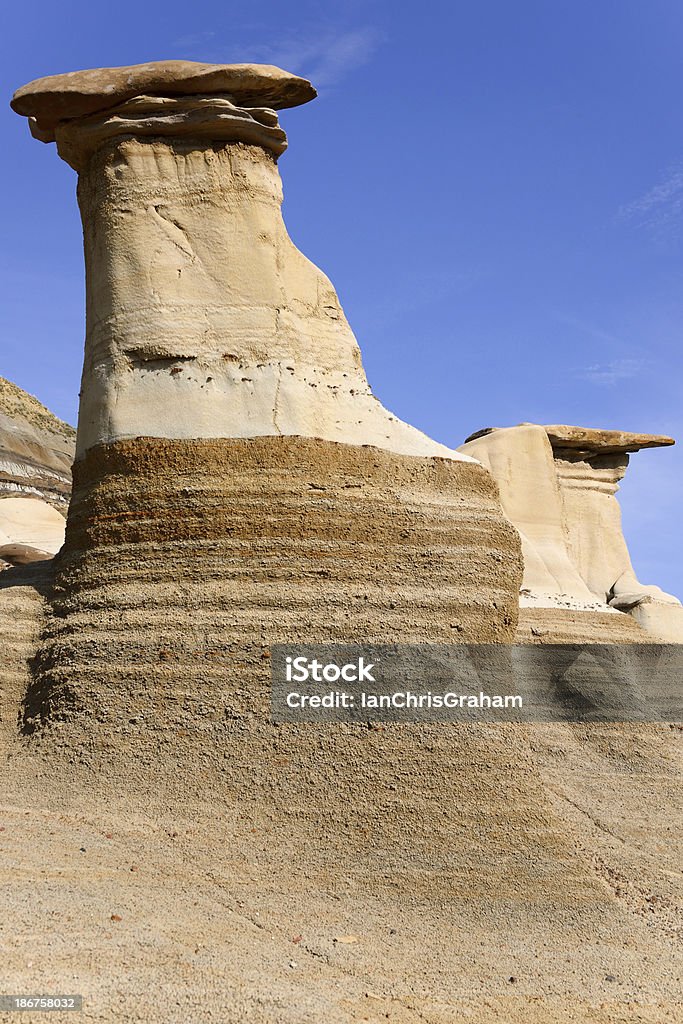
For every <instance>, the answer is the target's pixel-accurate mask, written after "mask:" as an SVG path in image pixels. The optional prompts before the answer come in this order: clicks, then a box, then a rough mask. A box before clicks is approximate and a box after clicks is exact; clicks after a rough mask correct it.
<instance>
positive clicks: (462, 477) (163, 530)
mask: <svg viewBox="0 0 683 1024" xmlns="http://www.w3.org/2000/svg"><path fill="white" fill-rule="evenodd" d="M38 91H39V90H38ZM189 92H190V90H188V91H187V94H189ZM149 94H150V91H149V89H147V88H146V89H145V95H149ZM205 94H206V93H205V92H202V95H205ZM126 102H127V101H126ZM240 102H243V101H242V100H241V99H240ZM147 113H149V111H148V112H147ZM82 116H87V115H86V114H85V113H83V114H82ZM183 116H184V115H183ZM75 125H76V123H74V124H72V125H71V128H70V131H71V130H72V129H73V130H75ZM211 130H213V129H211ZM57 134H59V129H58V130H57ZM82 154H83V157H84V159H85V163H84V165H83V169H82V171H81V181H80V185H79V200H80V203H81V210H82V213H83V219H84V229H85V242H86V260H87V264H88V338H87V342H86V362H85V367H84V376H83V401H82V405H81V411H80V419H79V455H78V458H77V461H76V464H75V467H74V481H75V487H74V497H73V501H72V504H71V508H70V513H69V524H68V530H67V540H66V544H65V546H64V549H63V550H62V552H61V553H60V555H59V557H58V559H57V560H56V572H55V575H54V579H53V580H52V581H51V586H50V589H49V590H48V594H49V600H48V601H47V603H46V604H43V603H42V588H43V584H42V583H40V581H39V580H38V577H37V575H36V576H35V577H34V581H35V582H34V586H35V592H34V596H33V599H31V598H30V583H31V579H30V576H29V574H30V573H34V574H38V573H39V571H40V567H38V566H26V567H24V569H21V570H19V569H14V570H10V571H9V572H7V573H4V574H3V576H4V578H5V582H6V584H7V586H6V587H5V588H4V590H3V589H2V579H3V577H2V576H0V636H1V635H2V630H3V629H4V630H5V631H6V632H10V631H11V628H12V626H11V625H10V619H11V617H12V616H16V615H17V614H18V613H19V612H20V613H21V614H22V622H23V626H22V630H21V635H22V638H23V639H22V646H21V650H20V649H19V648H18V647H15V648H13V650H12V660H11V662H10V673H9V678H10V683H11V686H10V688H9V690H8V697H7V698H6V703H5V707H6V708H7V712H6V715H7V719H6V720H7V721H8V722H9V723H10V725H11V724H12V723H16V722H17V721H18V722H19V729H20V735H21V741H19V740H18V738H17V731H16V724H15V725H14V729H13V728H11V727H10V728H8V729H7V730H6V731H5V733H3V740H4V741H5V742H6V744H7V747H6V749H7V752H8V755H9V756H10V757H11V768H12V770H11V771H10V772H9V773H7V775H8V778H7V781H6V782H5V783H4V792H3V801H2V803H3V807H4V813H5V815H6V816H7V817H8V819H9V821H10V824H11V826H13V827H11V829H10V832H9V833H8V834H7V842H8V846H9V847H10V851H11V855H12V856H13V858H14V860H15V861H19V862H20V863H21V864H22V866H23V873H22V874H21V876H20V877H19V878H17V877H16V871H15V873H14V874H15V877H14V878H13V882H12V886H13V888H12V892H13V897H12V900H11V901H9V902H6V904H5V907H4V914H5V921H6V924H7V928H8V930H9V933H10V934H11V935H12V937H13V943H12V944H11V945H9V944H8V948H7V950H6V951H5V950H3V971H4V976H5V978H6V979H7V984H8V985H11V986H13V987H14V989H15V990H16V991H28V990H29V989H30V990H31V991H39V990H43V991H48V990H52V989H50V988H49V985H47V984H46V978H47V977H48V974H49V981H50V984H51V985H52V986H53V988H54V987H55V979H56V980H57V981H62V979H65V978H68V979H69V982H70V984H73V986H77V987H78V990H79V991H83V992H84V994H85V995H86V1000H87V1001H88V1003H87V1005H88V1012H89V1013H90V1014H91V1015H94V1016H95V1018H96V1019H98V1020H102V1021H107V1020H112V1021H113V1020H131V1021H133V1020H137V1019H144V1020H145V1021H149V1022H152V1024H162V1022H163V1024H169V1019H176V1018H177V1019H178V1020H183V1021H185V1020H188V1019H196V1018H198V1017H201V1016H206V1015H207V1014H209V1015H211V1014H213V1015H214V1016H215V1017H216V1018H217V1019H220V1020H235V1021H238V1020H239V1021H240V1022H245V1024H248V1022H250V1024H303V1022H309V1021H310V1024H318V1022H319V1021H322V1020H324V1021H329V1022H330V1024H337V1022H339V1024H342V1022H349V1021H355V1020H359V1019H364V1018H366V1017H370V1018H372V1019H386V1018H387V1017H388V1016H389V1017H391V1018H392V1019H395V1020H397V1021H404V1022H405V1024H408V1022H409V1021H413V1020H416V1019H421V1020H429V1021H433V1022H434V1024H452V1022H453V1021H456V1020H457V1021H460V1020H467V1019H471V1020H473V1021H475V1020H476V1021H477V1022H481V1024H493V1022H496V1024H499V1022H502V1021H505V1024H522V1022H523V1024H540V1022H548V1024H549V1022H550V1021H552V1022H553V1024H564V1022H569V1021H571V1022H572V1024H588V1022H589V1021H590V1024H621V1022H623V1021H624V1020H625V1019H627V1018H628V1017H630V1016H631V1015H632V1014H633V1012H636V1013H637V1014H638V1015H639V1016H640V1019H641V1020H643V1021H644V1022H647V1024H655V1021H657V1022H658V1024H661V1021H662V1020H664V1019H666V1016H662V1014H665V1015H668V1016H669V1018H670V1019H671V1020H673V1019H675V1016H674V1015H675V1013H676V1008H677V1006H678V1005H680V989H679V988H678V987H677V984H676V981H675V965H674V958H675V957H677V956H678V955H679V953H678V952H677V945H676V936H677V934H678V929H679V928H680V926H681V919H680V912H679V910H678V904H677V902H676V900H677V890H678V889H680V872H679V871H678V864H679V860H680V850H677V849H676V846H677V843H678V840H679V836H680V830H673V831H672V832H671V834H669V833H667V829H671V822H672V819H673V815H674V814H677V813H678V807H679V805H680V794H681V792H682V791H683V788H682V787H681V786H680V765H679V764H678V762H677V761H676V758H675V743H676V735H675V734H674V733H673V732H672V731H671V730H669V729H668V728H661V729H659V730H655V729H652V730H648V728H647V727H646V728H633V729H621V730H620V729H613V730H612V729H610V728H609V727H605V728H597V729H596V728H591V727H581V728H577V729H574V728H573V727H571V726H566V727H560V728H557V729H554V728H552V727H537V728H533V727H526V726H516V725H509V726H497V725H491V726H458V725H453V726H452V727H448V726H447V727H444V726H425V725H412V724H408V725H400V726H389V727H386V728H383V727H377V728H375V727H374V726H373V724H372V723H368V724H367V725H362V726H357V725H349V726H343V725H342V726H336V725H326V726H300V725H287V726H282V725H279V726H278V725H274V724H273V723H272V722H271V720H270V707H269V656H270V647H271V645H272V644H273V643H275V642H277V641H278V640H286V641H288V642H297V641H303V640H305V641H309V642H310V641H326V640H327V641H342V640H354V639H355V640H361V641H362V640H370V641H371V640H376V641H377V640H382V641H385V642H394V641H395V642H401V641H403V642H406V641H414V640H426V641H432V642H437V643H438V642H442V641H444V640H446V641H450V642H452V641H453V640H454V639H459V640H463V641H477V640H480V641H489V640H490V641H493V642H507V641H510V640H511V639H512V638H513V636H514V631H515V626H516V611H517V603H518V589H519V586H520V583H521V570H522V567H521V558H520V549H519V539H518V536H517V533H516V532H515V531H514V530H513V528H512V527H511V525H510V523H509V522H508V520H507V519H506V518H505V517H504V516H503V513H502V510H501V507H500V502H499V497H498V492H497V489H496V487H495V485H494V482H493V480H492V477H491V475H490V474H488V473H487V472H486V471H485V470H484V469H483V468H482V466H480V465H479V464H478V463H476V462H474V461H472V460H471V459H470V458H466V457H464V456H459V455H458V454H457V453H454V452H452V451H450V450H449V449H445V448H443V446H440V445H436V444H435V442H433V441H431V440H430V439H429V438H426V437H425V436H424V435H422V434H420V433H419V432H418V431H415V430H413V428H411V427H409V426H408V425H406V424H402V423H400V421H398V420H396V419H395V418H394V417H392V416H391V414H390V413H389V412H387V410H384V409H383V408H382V406H381V405H379V403H377V402H376V401H375V399H374V398H373V397H372V394H371V392H370V390H369V387H368V385H367V381H366V380H365V376H364V374H363V371H362V366H361V362H360V355H359V352H358V347H357V345H356V343H355V339H354V338H353V335H352V334H351V331H350V329H349V327H348V325H347V324H346V321H345V320H344V317H343V313H342V311H341V308H340V306H339V302H338V300H337V297H336V295H335V294H334V290H333V289H332V286H331V284H330V282H329V281H328V280H327V278H325V277H324V275H322V274H321V273H320V272H319V271H317V270H316V268H314V267H312V265H311V264H309V263H308V261H306V260H305V259H304V257H303V256H302V255H301V254H300V253H298V251H297V250H296V249H295V248H294V247H293V245H292V243H291V242H290V241H289V239H288V237H287V235H286V232H285V230H284V227H283V225H282V223H281V219H280V211H279V206H280V185H279V179H278V178H277V174H276V165H275V160H274V156H273V153H272V151H268V150H267V149H266V148H264V146H263V145H261V144H260V145H258V146H254V145H244V143H243V142H239V141H236V142H226V141H225V139H223V140H222V141H221V142H220V143H216V142H213V143H209V142H207V138H206V136H205V135H203V134H202V135H200V136H198V137H197V138H195V139H190V138H185V139H183V140H179V139H178V138H176V137H170V138H167V137H166V136H164V137H163V138H155V139H154V140H151V139H149V138H141V137H140V136H139V135H135V133H134V132H133V133H131V135H124V136H121V137H111V138H109V137H107V138H106V139H103V140H102V141H98V143H97V148H96V149H95V150H94V152H92V153H86V149H83V151H82ZM79 159H80V158H79ZM539 429H541V428H539ZM544 436H545V441H546V444H547V445H548V446H549V442H548V438H547V434H546V435H544ZM551 460H552V455H551ZM558 486H559V485H558ZM558 493H559V492H558ZM558 501H560V499H559V496H558ZM532 525H533V524H532ZM533 539H535V537H534V538H533ZM530 544H531V542H530ZM566 560H567V563H568V566H569V567H567V568H566V572H567V573H568V574H570V569H571V559H570V558H569V554H567V558H566ZM541 561H543V560H542V559H541ZM572 573H573V570H572ZM574 575H575V573H573V575H572V579H573V578H574ZM27 585H28V587H29V593H27ZM584 586H585V584H584ZM29 602H30V610H29ZM605 617H606V618H609V619H612V620H614V621H615V622H619V623H624V622H627V623H628V624H629V625H630V626H632V627H633V629H634V630H635V631H637V633H638V634H639V632H640V631H638V627H637V626H636V624H635V623H634V622H633V621H632V620H631V619H630V618H629V617H628V616H626V615H623V614H620V613H618V612H616V611H611V612H610V611H607V612H605ZM38 633H39V634H40V635H39V638H38ZM536 639H539V638H538V637H537V638H536ZM600 639H603V640H604V639H605V638H604V636H600ZM29 657H30V658H31V671H30V672H28V671H27V659H28V658H29ZM27 804H28V805H29V806H27ZM649 807H652V808H653V810H652V813H651V814H648V816H647V817H645V808H649ZM29 809H30V813H29V814H27V813H26V811H28V810H29ZM36 812H38V814H37V813H36ZM38 815H39V818H38ZM27 821H28V822H29V823H30V824H29V825H26V824H25V823H26V822H27ZM37 821H39V824H35V822H37ZM17 823H21V824H19V825H17ZM4 835H5V833H3V836H4ZM76 850H78V851H79V852H78V854H76V853H75V852H74V851H76ZM74 856H77V857H78V858H79V859H78V864H77V866H75V865H74ZM74 905H77V906H78V908H79V910H78V914H77V915H74V914H73V912H72V909H73V906H74ZM27 908H28V912H27ZM55 921H56V922H58V924H57V925H53V924H52V922H55ZM37 922H38V924H37ZM65 936H66V941H65ZM349 936H352V937H353V938H354V939H356V940H357V941H349V942H347V941H344V940H345V939H346V938H348V937H349ZM29 945H30V949H31V950H32V956H33V957H34V959H32V960H31V963H30V965H29V966H27V957H26V948H27V947H28V946H29ZM34 965H37V966H34ZM610 979H615V981H614V982H613V981H611V980H610ZM617 983H618V986H619V987H618V990H616V989H615V988H613V987H611V986H612V985H613V984H617ZM64 984H65V983H64V982H62V984H61V985H60V986H59V987H60V988H62V990H65V989H64V988H63V985H64ZM171 1006H172V1007H173V1009H171V1010H170V1011H169V1009H168V1008H169V1007H171ZM653 1007H654V1009H653ZM660 1010H661V1013H660ZM173 1015H175V1018H174V1017H173Z"/></svg>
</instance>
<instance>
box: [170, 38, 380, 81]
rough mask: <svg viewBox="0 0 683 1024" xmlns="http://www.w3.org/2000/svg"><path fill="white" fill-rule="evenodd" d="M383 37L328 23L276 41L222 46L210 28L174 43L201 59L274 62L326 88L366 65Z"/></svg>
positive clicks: (255, 41) (188, 54)
mask: <svg viewBox="0 0 683 1024" xmlns="http://www.w3.org/2000/svg"><path fill="white" fill-rule="evenodd" d="M265 34H266V33H265V32H264V35H265ZM382 40H383V36H382V33H381V32H379V31H378V30H377V29H376V28H374V27H373V26H371V25H365V26H360V27H356V28H346V29H342V28H339V27H334V26H332V25H329V24H328V25H324V26H316V27H313V28H307V29H306V30H305V31H301V32H292V33H290V34H288V35H285V36H284V37H281V38H280V39H278V41H277V42H275V43H270V42H268V43H264V42H261V41H259V40H255V39H253V38H252V39H251V40H249V39H245V40H243V41H242V42H241V43H234V42H231V43H230V44H229V45H226V46H225V47H222V46H221V45H220V43H219V33H217V32H215V31H212V32H198V33H196V34H194V35H188V36H184V37H183V38H180V39H176V40H175V41H174V43H173V46H174V48H175V49H176V50H178V51H182V53H183V55H184V56H186V57H192V58H196V59H201V60H208V61H216V62H219V63H223V62H230V61H240V62H249V61H251V62H253V63H257V64H276V65H277V66H279V67H282V68H284V69H285V70H287V71H294V72H296V73H297V74H300V75H304V76H305V77H306V78H310V80H311V81H312V82H313V84H314V85H315V86H316V88H318V89H325V88H328V87H330V86H333V85H336V84H337V83H338V82H339V81H341V79H342V78H344V77H345V76H346V75H348V74H350V73H351V72H352V71H354V70H355V69H356V68H359V67H361V66H362V65H363V64H367V62H368V61H369V60H370V59H371V57H372V55H373V54H374V52H375V51H376V49H377V47H378V46H380V44H381V43H382Z"/></svg>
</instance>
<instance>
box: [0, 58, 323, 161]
mask: <svg viewBox="0 0 683 1024" xmlns="http://www.w3.org/2000/svg"><path fill="white" fill-rule="evenodd" d="M207 93H209V94H213V95H216V94H218V95H224V96H227V97H229V98H230V99H231V100H232V101H233V102H234V103H236V104H237V105H238V106H240V107H271V108H272V109H273V110H281V109H282V108H283V107H297V106H299V105H300V104H301V103H307V102H308V101H309V100H312V99H314V98H315V97H316V95H317V93H316V91H315V89H314V88H313V86H312V85H311V83H310V82H308V81H307V80H306V79H305V78H299V77H298V75H292V74H290V73H289V72H287V71H282V70H281V69H280V68H276V67H273V66H272V65H270V64H199V63H197V62H196V61H191V60H160V61H152V62H151V63H149V64H133V65H130V66H129V67H123V68H93V69H91V70H89V71H71V72H69V73H68V74H65V75H50V76H48V77H47V78H37V79H36V80H35V81H34V82H29V83H28V85H24V86H22V87H21V89H17V91H16V92H15V94H14V96H13V97H12V102H11V106H12V109H13V110H15V111H16V112H17V114H23V115H24V116H25V117H31V118H34V119H35V121H36V124H37V127H38V129H39V130H40V132H41V133H42V134H43V135H45V136H48V137H49V136H50V135H52V133H53V132H54V129H55V126H56V125H57V123H58V122H59V121H66V120H69V119H71V118H75V117H84V116H86V115H87V114H94V113H97V112H98V111H101V110H108V109H110V108H111V107H115V106H117V105H118V104H119V103H123V102H124V101H125V100H129V99H132V98H133V97H134V96H141V95H145V96H192V95H206V94H207ZM46 141H47V140H46Z"/></svg>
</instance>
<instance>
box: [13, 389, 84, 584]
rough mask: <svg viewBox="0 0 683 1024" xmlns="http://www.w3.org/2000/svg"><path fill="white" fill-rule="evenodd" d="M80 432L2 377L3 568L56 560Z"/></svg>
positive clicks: (61, 540) (60, 542) (60, 543)
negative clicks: (22, 561) (19, 562)
mask: <svg viewBox="0 0 683 1024" xmlns="http://www.w3.org/2000/svg"><path fill="white" fill-rule="evenodd" d="M75 433H76V432H75V430H74V429H73V427H70V426H69V425H68V424H67V423H63V422H62V421H61V420H58V419H57V417H56V416H53V414H52V413H51V412H49V411H48V410H47V409H46V408H45V406H43V405H41V403H40V402H39V401H38V400H37V399H35V398H33V396H32V395H28V394H26V392H25V391H22V390H21V388H18V387H16V386H15V385H14V384H11V383H10V382H9V381H7V380H4V379H3V378H0V564H2V563H10V564H15V559H16V558H20V559H29V560H33V559H37V558H45V557H50V556H51V555H53V554H55V553H56V552H57V551H58V550H59V549H60V547H61V546H62V544H63V542H64V527H65V516H66V510H67V507H68V501H69V495H70V493H71V463H72V462H73V457H74V452H75ZM3 550H4V554H3Z"/></svg>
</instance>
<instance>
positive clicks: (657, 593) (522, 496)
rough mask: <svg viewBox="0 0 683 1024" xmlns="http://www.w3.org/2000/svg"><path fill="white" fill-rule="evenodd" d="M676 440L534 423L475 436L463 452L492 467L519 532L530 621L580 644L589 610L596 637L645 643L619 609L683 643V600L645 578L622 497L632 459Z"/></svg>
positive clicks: (651, 630)
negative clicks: (636, 565)
mask: <svg viewBox="0 0 683 1024" xmlns="http://www.w3.org/2000/svg"><path fill="white" fill-rule="evenodd" d="M673 443H674V442H673V439H672V438H669V437H662V436H659V435H652V434H634V433H627V432H624V431H616V430H597V429H592V428H585V427H575V426H566V425H550V426H539V425H537V424H533V423H523V424H520V425H519V426H517V427H508V428H503V429H497V428H491V429H487V430H484V431H479V432H478V433H476V434H473V435H471V437H470V438H468V440H467V442H466V443H465V444H464V445H463V446H462V448H461V449H460V450H461V451H464V452H466V453H468V454H470V455H474V456H475V457H476V458H478V459H479V460H480V461H481V462H482V463H483V464H484V465H486V466H487V467H488V468H489V469H490V470H491V472H492V473H493V475H494V477H495V478H496V481H497V482H498V485H499V488H500V493H501V500H502V502H503V507H504V509H505V511H506V514H507V515H508V516H509V518H510V520H511V521H512V522H513V523H514V524H515V526H516V527H517V528H518V530H519V531H520V536H521V539H522V549H523V555H524V582H523V589H522V605H523V607H525V608H527V609H529V610H528V611H527V612H525V614H524V616H523V618H524V619H525V621H526V622H527V625H528V624H529V623H531V624H535V625H536V626H537V627H539V628H540V629H543V628H544V625H545V626H548V625H549V624H550V628H551V630H552V632H553V634H554V635H555V636H556V638H557V639H560V638H567V639H569V638H571V637H572V636H573V635H576V636H577V637H578V638H581V637H582V635H583V634H585V633H586V626H585V625H582V615H581V614H580V613H581V612H591V613H593V615H592V618H591V620H590V622H591V623H592V626H591V628H590V629H589V630H588V632H589V633H590V634H592V635H593V636H595V638H596V639H597V638H599V636H600V634H601V632H603V631H604V633H605V635H606V636H607V635H609V636H614V637H617V636H620V637H622V638H626V637H628V635H629V634H634V635H635V636H636V637H637V635H638V631H637V630H635V631H634V629H633V624H632V623H628V624H626V623H625V622H624V621H623V618H622V619H621V620H620V621H618V620H617V619H616V618H615V617H614V616H611V617H610V612H614V611H615V610H618V611H620V612H629V613H630V614H631V616H632V619H633V620H635V622H636V623H637V624H638V625H640V626H641V627H643V628H644V629H645V630H646V631H647V632H649V633H651V634H654V635H655V636H656V637H657V638H658V639H660V640H665V641H668V642H675V643H678V642H681V641H683V607H681V604H680V602H679V601H678V600H677V599H676V598H675V597H673V596H672V595H670V594H666V593H665V592H664V591H663V590H661V589H660V588H659V587H656V586H650V585H644V584H642V583H640V582H639V581H638V579H637V578H636V575H635V572H634V570H633V566H632V564H631V558H630V555H629V552H628V548H627V545H626V541H625V539H624V535H623V532H622V527H621V511H620V509H619V504H618V502H617V499H616V492H617V490H618V487H619V481H620V480H621V479H622V478H623V476H624V473H625V472H626V468H627V466H628V461H629V453H632V452H636V451H639V450H640V449H641V448H655V447H666V446H668V445H671V444H673ZM553 609H558V610H560V614H558V613H557V612H556V611H553ZM583 621H584V622H585V621H586V620H585V617H584V618H583ZM546 632H547V630H546Z"/></svg>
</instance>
